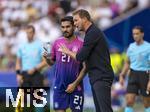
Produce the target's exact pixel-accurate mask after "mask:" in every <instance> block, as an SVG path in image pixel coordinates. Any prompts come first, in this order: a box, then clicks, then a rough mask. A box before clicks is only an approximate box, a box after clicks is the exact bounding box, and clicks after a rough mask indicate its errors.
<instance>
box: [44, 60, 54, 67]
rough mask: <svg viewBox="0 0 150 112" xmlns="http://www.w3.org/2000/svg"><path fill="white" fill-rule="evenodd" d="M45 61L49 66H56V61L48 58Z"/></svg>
mask: <svg viewBox="0 0 150 112" xmlns="http://www.w3.org/2000/svg"><path fill="white" fill-rule="evenodd" d="M45 60H46V62H47V64H48V65H49V66H52V65H53V64H54V61H53V60H51V59H49V58H46V59H45Z"/></svg>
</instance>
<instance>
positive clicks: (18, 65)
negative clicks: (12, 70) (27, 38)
mask: <svg viewBox="0 0 150 112" xmlns="http://www.w3.org/2000/svg"><path fill="white" fill-rule="evenodd" d="M16 76H17V82H18V84H19V85H21V83H22V82H23V77H22V75H21V60H20V58H17V59H16Z"/></svg>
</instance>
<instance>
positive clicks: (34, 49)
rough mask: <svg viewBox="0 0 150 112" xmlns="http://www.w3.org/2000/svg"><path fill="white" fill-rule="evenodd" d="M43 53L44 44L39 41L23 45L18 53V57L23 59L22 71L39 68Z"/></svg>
mask: <svg viewBox="0 0 150 112" xmlns="http://www.w3.org/2000/svg"><path fill="white" fill-rule="evenodd" d="M42 51H43V48H42V43H41V41H39V40H34V41H33V42H31V43H28V42H27V43H24V44H22V45H21V46H20V48H19V49H18V52H17V57H18V58H20V59H21V63H22V70H23V71H26V70H30V69H32V68H34V67H35V66H37V65H38V64H39V63H40V62H41V60H42Z"/></svg>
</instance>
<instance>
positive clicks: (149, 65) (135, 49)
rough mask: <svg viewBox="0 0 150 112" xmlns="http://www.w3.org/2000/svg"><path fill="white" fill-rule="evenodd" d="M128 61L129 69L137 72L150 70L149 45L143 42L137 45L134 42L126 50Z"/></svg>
mask: <svg viewBox="0 0 150 112" xmlns="http://www.w3.org/2000/svg"><path fill="white" fill-rule="evenodd" d="M127 56H128V57H129V60H130V63H131V64H130V68H131V69H133V70H137V71H147V70H150V43H148V42H146V41H144V43H143V44H141V45H137V44H136V43H135V42H134V43H132V44H130V46H129V48H128V50H127Z"/></svg>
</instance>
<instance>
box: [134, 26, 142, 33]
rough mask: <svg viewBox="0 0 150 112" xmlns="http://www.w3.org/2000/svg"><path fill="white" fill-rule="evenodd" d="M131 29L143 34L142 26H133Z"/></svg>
mask: <svg viewBox="0 0 150 112" xmlns="http://www.w3.org/2000/svg"><path fill="white" fill-rule="evenodd" d="M133 29H138V30H140V32H142V33H144V29H143V27H142V26H135V27H134V28H133Z"/></svg>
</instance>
